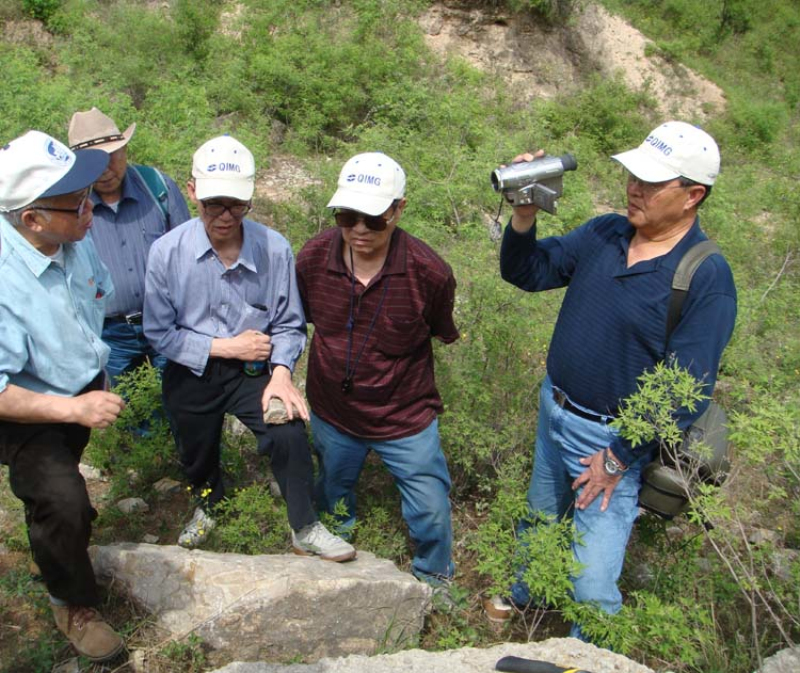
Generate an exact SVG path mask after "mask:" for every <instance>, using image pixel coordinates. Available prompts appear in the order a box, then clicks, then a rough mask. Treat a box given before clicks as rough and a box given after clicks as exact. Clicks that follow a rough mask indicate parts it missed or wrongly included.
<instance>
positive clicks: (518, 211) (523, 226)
mask: <svg viewBox="0 0 800 673" xmlns="http://www.w3.org/2000/svg"><path fill="white" fill-rule="evenodd" d="M543 156H544V150H537V151H536V152H534V153H533V154H531V153H530V152H526V153H524V154H518V155H517V156H515V157H514V159H513V160H512V161H511V163H512V164H518V163H521V162H523V161H533V160H534V159H537V158H539V157H543ZM512 210H513V215H512V216H511V228H512V229H513V230H514V231H516V232H517V233H518V234H526V233H528V232H529V231H530V229H531V227H532V226H533V225H534V224H535V223H536V213H538V212H539V208H538V207H537V206H534V205H533V204H528V205H525V206H513V208H512Z"/></svg>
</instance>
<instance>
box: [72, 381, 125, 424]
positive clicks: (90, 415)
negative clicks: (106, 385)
mask: <svg viewBox="0 0 800 673" xmlns="http://www.w3.org/2000/svg"><path fill="white" fill-rule="evenodd" d="M66 399H69V401H70V402H71V409H70V416H71V418H70V421H69V422H72V423H78V424H79V425H83V426H86V427H87V428H107V427H108V426H109V425H111V424H112V423H113V422H114V421H116V420H117V417H118V416H119V415H120V414H121V413H122V410H123V409H124V408H125V401H124V400H123V399H122V398H121V397H120V396H119V395H117V394H115V393H108V392H105V391H104V390H93V391H92V392H89V393H84V394H83V395H78V396H77V397H72V398H66Z"/></svg>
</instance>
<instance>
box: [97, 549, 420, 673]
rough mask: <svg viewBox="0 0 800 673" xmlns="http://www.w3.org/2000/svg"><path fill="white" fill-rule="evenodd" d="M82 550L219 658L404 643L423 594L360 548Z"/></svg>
mask: <svg viewBox="0 0 800 673" xmlns="http://www.w3.org/2000/svg"><path fill="white" fill-rule="evenodd" d="M90 553H91V554H92V561H93V564H94V568H95V572H96V573H97V575H98V577H100V578H101V580H102V579H103V578H107V579H113V581H114V586H115V588H116V589H117V590H120V588H121V589H122V590H123V591H125V592H126V593H127V594H129V596H130V597H131V598H132V599H133V600H134V601H135V602H136V603H138V604H139V605H141V606H142V607H144V608H145V609H146V610H147V611H148V612H150V613H152V614H153V615H154V617H155V619H156V621H157V623H158V625H159V626H161V627H162V628H164V629H166V630H167V631H168V632H169V633H171V634H172V635H173V637H175V638H180V637H183V636H185V635H187V634H188V633H189V632H191V631H195V632H196V633H197V634H198V635H200V636H201V637H202V638H203V640H204V641H205V642H206V643H208V644H209V645H211V646H212V647H213V648H215V649H216V650H220V652H218V653H217V654H218V655H221V656H220V659H222V660H227V661H231V660H239V661H259V660H262V661H266V660H281V659H283V660H286V659H289V658H292V657H296V656H301V657H303V658H309V659H318V658H320V657H325V656H341V655H348V654H353V653H358V654H369V653H372V652H375V651H376V650H377V649H378V648H379V647H387V646H389V647H403V646H408V645H410V644H414V643H415V641H416V637H417V635H418V634H419V632H420V630H421V628H422V625H423V621H424V617H425V612H426V610H427V609H428V606H429V603H430V595H431V590H430V588H429V587H428V586H427V585H425V584H423V583H421V582H418V581H417V580H416V579H415V578H414V577H413V576H411V575H409V574H408V573H405V572H401V571H400V570H398V569H397V567H396V566H395V565H394V564H393V563H392V562H391V561H387V560H384V559H379V558H377V557H376V556H375V555H374V554H370V553H367V552H359V555H358V559H356V560H355V561H352V562H350V563H331V562H327V561H322V560H319V559H316V558H311V557H300V556H294V555H286V554H284V555H272V556H245V555H243V554H215V553H211V552H204V551H200V550H193V551H189V550H186V549H182V548H181V547H172V546H156V545H149V544H132V543H126V544H116V545H110V546H107V547H92V548H91V550H90ZM218 660H219V659H218Z"/></svg>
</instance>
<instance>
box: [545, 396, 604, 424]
mask: <svg viewBox="0 0 800 673" xmlns="http://www.w3.org/2000/svg"><path fill="white" fill-rule="evenodd" d="M553 401H554V402H555V403H556V404H557V405H558V406H559V407H561V408H562V409H564V411H569V413H571V414H575V415H576V416H580V417H581V418H585V419H586V420H587V421H594V422H595V423H610V422H611V421H613V420H614V418H613V417H612V416H602V415H600V414H593V413H591V412H589V411H584V410H583V409H580V408H578V407H576V406H575V405H574V404H573V403H572V402H570V401H569V398H568V397H567V396H566V394H564V393H563V392H562V391H561V390H557V389H555V388H553Z"/></svg>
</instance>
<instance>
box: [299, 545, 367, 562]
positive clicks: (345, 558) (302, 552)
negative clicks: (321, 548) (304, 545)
mask: <svg viewBox="0 0 800 673" xmlns="http://www.w3.org/2000/svg"><path fill="white" fill-rule="evenodd" d="M292 551H293V552H294V553H295V554H296V555H297V556H318V557H319V558H321V559H322V560H323V561H331V562H332V563H344V562H345V561H352V560H353V559H354V558H355V557H356V555H357V554H358V552H357V551H356V550H355V549H354V550H353V551H351V552H347V553H346V554H341V555H340V556H323V555H322V554H315V553H314V552H310V551H306V550H305V549H300V548H299V547H292Z"/></svg>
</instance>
